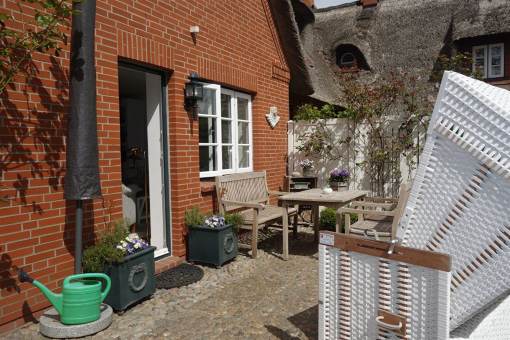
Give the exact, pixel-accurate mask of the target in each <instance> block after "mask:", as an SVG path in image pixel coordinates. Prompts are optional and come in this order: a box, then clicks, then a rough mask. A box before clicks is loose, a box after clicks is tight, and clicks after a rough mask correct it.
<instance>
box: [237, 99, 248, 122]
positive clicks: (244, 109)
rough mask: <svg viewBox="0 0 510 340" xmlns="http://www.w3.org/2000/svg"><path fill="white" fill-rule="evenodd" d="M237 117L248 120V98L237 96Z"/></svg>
mask: <svg viewBox="0 0 510 340" xmlns="http://www.w3.org/2000/svg"><path fill="white" fill-rule="evenodd" d="M237 119H241V120H248V119H249V116H248V99H245V98H239V97H238V98H237Z"/></svg>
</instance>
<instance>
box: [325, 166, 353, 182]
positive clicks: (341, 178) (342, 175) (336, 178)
mask: <svg viewBox="0 0 510 340" xmlns="http://www.w3.org/2000/svg"><path fill="white" fill-rule="evenodd" d="M350 176H351V174H350V173H349V170H347V169H340V168H334V169H333V170H332V171H331V172H330V173H329V180H330V181H331V182H345V181H346V180H347V179H348V178H349V177H350Z"/></svg>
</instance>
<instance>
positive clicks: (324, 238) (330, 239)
mask: <svg viewBox="0 0 510 340" xmlns="http://www.w3.org/2000/svg"><path fill="white" fill-rule="evenodd" d="M319 242H320V243H321V244H324V245H326V246H334V245H335V236H334V235H332V234H323V233H320V238H319Z"/></svg>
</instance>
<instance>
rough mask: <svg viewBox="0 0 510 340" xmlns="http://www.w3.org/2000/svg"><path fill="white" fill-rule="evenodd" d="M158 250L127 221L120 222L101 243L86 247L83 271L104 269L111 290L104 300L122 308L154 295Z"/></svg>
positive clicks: (116, 308) (115, 307) (119, 308)
mask: <svg viewBox="0 0 510 340" xmlns="http://www.w3.org/2000/svg"><path fill="white" fill-rule="evenodd" d="M155 249H156V248H155V247H152V246H150V245H149V243H148V242H147V241H145V240H143V239H142V238H140V237H139V236H138V234H136V233H131V234H130V233H129V232H128V229H127V228H126V224H125V223H124V222H119V223H117V224H116V225H115V227H114V228H113V230H111V231H109V232H107V233H106V234H104V235H103V237H102V238H101V239H100V240H99V242H97V243H96V244H95V245H93V246H90V247H88V248H87V249H85V251H84V253H83V270H84V271H85V272H104V273H105V274H107V275H108V276H109V277H110V279H111V289H110V293H109V294H108V296H107V297H106V299H105V303H107V304H108V305H110V306H111V307H112V308H113V309H114V310H116V311H123V310H125V309H126V308H127V307H129V306H130V305H132V304H134V303H136V302H138V301H140V300H142V299H144V298H146V297H148V296H150V295H152V294H154V292H155V290H156V281H155V278H154V272H155V265H154V250H155Z"/></svg>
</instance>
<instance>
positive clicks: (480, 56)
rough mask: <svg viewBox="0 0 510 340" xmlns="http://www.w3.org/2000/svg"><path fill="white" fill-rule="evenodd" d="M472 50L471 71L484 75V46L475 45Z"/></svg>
mask: <svg viewBox="0 0 510 340" xmlns="http://www.w3.org/2000/svg"><path fill="white" fill-rule="evenodd" d="M473 52H474V53H473V54H474V55H473V63H474V65H473V71H475V72H476V73H479V74H480V75H481V76H483V77H485V48H484V47H476V48H475V49H474V51H473Z"/></svg>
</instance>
